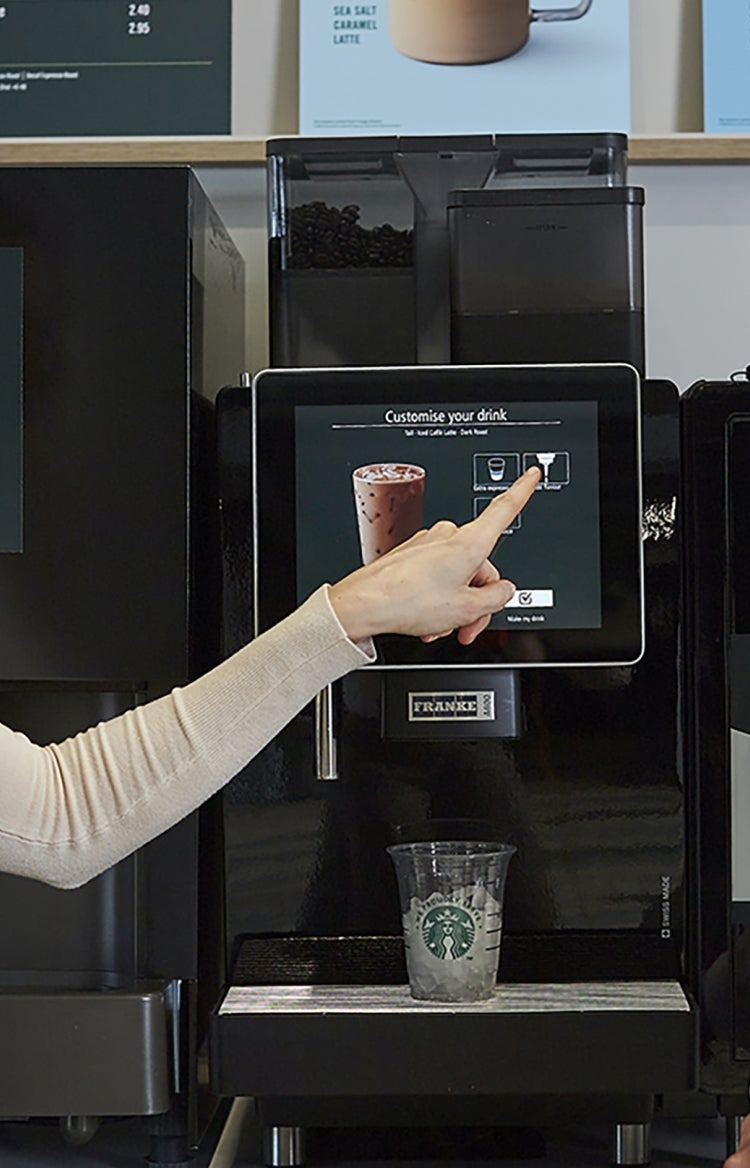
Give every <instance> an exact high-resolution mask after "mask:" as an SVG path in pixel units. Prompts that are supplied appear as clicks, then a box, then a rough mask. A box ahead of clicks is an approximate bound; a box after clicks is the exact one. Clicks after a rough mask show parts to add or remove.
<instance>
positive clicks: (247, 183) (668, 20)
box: [200, 0, 750, 389]
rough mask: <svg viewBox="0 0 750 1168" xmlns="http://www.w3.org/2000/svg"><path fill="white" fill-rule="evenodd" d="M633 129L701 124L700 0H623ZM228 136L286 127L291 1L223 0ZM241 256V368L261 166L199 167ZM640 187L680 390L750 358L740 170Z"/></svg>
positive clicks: (667, 357)
mask: <svg viewBox="0 0 750 1168" xmlns="http://www.w3.org/2000/svg"><path fill="white" fill-rule="evenodd" d="M597 2H598V3H607V0H597ZM631 31H632V59H633V69H632V73H633V115H632V116H633V122H632V125H633V132H634V133H649V134H656V135H660V134H667V133H670V132H673V131H678V130H679V131H684V130H700V128H701V100H702V99H701V69H700V51H701V45H700V0H631ZM234 39H235V63H234V70H235V82H234V92H235V119H234V120H235V133H236V134H239V135H241V136H260V137H266V136H273V135H277V136H282V135H285V134H292V133H295V132H296V127H297V121H296V118H297V115H296V103H297V3H296V0H235V38H234ZM200 174H201V178H202V180H203V182H204V184H205V185H206V187H207V188H208V190H209V192H210V193H211V194H212V196H213V198H214V201H215V202H216V205H217V208H218V210H219V212H220V214H221V215H222V217H223V218H224V220H225V222H226V224H227V227H228V228H229V229H230V231H231V232H232V234H233V236H234V238H235V240H236V242H237V245H238V247H239V248H240V250H241V251H242V253H243V255H244V256H245V261H246V265H247V282H248V355H247V363H248V368H249V369H250V370H251V371H255V370H257V369H259V368H262V367H263V366H264V365H265V364H266V362H267V359H268V347H267V335H266V311H267V298H266V269H265V265H266V210H265V177H264V170H263V167H262V166H255V167H247V168H237V169H235V168H219V167H217V168H210V169H206V170H202V171H201V172H200ZM629 177H630V181H631V182H632V183H633V184H634V185H638V186H643V187H644V188H645V190H646V211H645V222H646V337H647V353H648V357H647V367H648V372H649V374H650V375H651V376H652V377H667V378H670V379H671V380H673V381H675V382H676V383H677V385H678V386H679V387H680V388H681V389H685V388H687V386H688V385H690V384H691V383H692V382H693V381H695V380H697V379H698V378H700V377H708V378H721V377H726V376H727V375H728V374H729V373H731V372H732V371H733V370H734V369H739V368H744V367H745V366H746V365H747V364H748V363H750V329H749V328H748V318H749V317H750V166H748V165H746V164H729V165H706V166H686V165H682V164H680V165H663V164H650V165H640V166H633V167H631V170H630V176H629Z"/></svg>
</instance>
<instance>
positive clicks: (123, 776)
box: [0, 585, 374, 888]
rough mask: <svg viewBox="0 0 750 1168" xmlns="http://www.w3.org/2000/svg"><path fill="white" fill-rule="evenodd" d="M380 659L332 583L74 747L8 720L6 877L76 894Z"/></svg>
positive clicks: (3, 751)
mask: <svg viewBox="0 0 750 1168" xmlns="http://www.w3.org/2000/svg"><path fill="white" fill-rule="evenodd" d="M373 658H374V651H373V648H372V645H371V644H370V643H369V642H368V643H367V644H365V645H362V646H358V645H355V644H353V643H352V642H351V641H349V640H348V638H347V636H346V634H345V632H344V630H343V628H342V627H341V625H340V624H339V622H338V620H337V618H336V615H335V613H334V611H333V609H332V607H331V604H330V602H329V599H328V587H327V585H326V586H324V587H323V588H321V589H319V590H318V591H317V592H315V593H314V594H313V595H312V596H311V597H310V599H309V600H308V601H306V602H305V604H303V605H302V606H301V607H300V608H299V609H298V610H297V611H296V612H295V613H294V614H293V615H292V616H290V617H289V618H288V619H287V620H285V621H282V622H281V623H280V624H279V625H277V626H276V627H275V628H273V629H271V630H270V631H269V632H267V633H264V634H263V635H262V636H260V637H258V638H257V639H256V640H255V641H252V642H251V643H250V644H249V645H247V646H245V648H243V649H241V650H240V651H239V652H238V653H235V654H234V656H233V657H230V658H229V659H228V660H227V661H225V662H223V663H222V664H221V665H219V666H217V668H216V669H214V670H212V671H211V672H210V673H207V674H205V676H203V677H201V678H199V679H198V680H197V681H194V682H191V683H190V684H189V685H187V686H184V687H183V688H181V689H175V690H173V691H172V692H171V693H170V694H168V695H166V696H165V697H163V698H159V699H157V700H156V701H153V702H149V703H148V704H146V705H144V706H140V707H137V708H135V709H133V710H128V711H127V712H126V713H125V714H123V715H121V716H120V717H117V718H113V719H112V720H111V721H109V722H103V723H100V724H99V725H98V726H96V727H94V728H92V729H90V730H87V731H85V732H83V733H81V734H78V735H76V737H74V738H70V739H67V740H66V741H65V742H62V743H59V744H55V745H51V746H38V745H35V744H34V743H32V742H30V741H29V740H28V739H27V738H26V737H25V736H24V735H22V734H18V733H14V732H13V731H12V730H11V729H9V728H8V727H5V726H2V725H0V783H1V784H2V786H1V794H0V870H3V871H6V872H13V873H16V874H18V875H22V876H29V877H32V878H34V879H37V880H42V881H44V882H45V883H48V884H54V885H57V886H58V887H60V888H75V887H77V886H78V885H80V884H84V883H85V882H86V881H87V880H90V879H91V878H92V877H94V876H97V875H98V874H99V873H100V872H102V871H104V869H105V868H108V867H110V865H112V864H114V863H115V862H116V861H118V860H121V859H122V858H123V857H124V856H126V855H128V854H129V853H130V852H132V851H134V850H135V849H136V848H138V847H140V846H141V845H142V844H144V843H146V842H147V841H148V840H150V839H153V838H154V836H157V835H159V834H160V833H161V832H163V831H165V830H166V829H167V828H168V827H171V826H172V825H173V824H174V823H177V821H178V820H180V819H182V818H183V817H184V816H186V815H188V814H190V812H191V811H194V810H195V808H197V807H198V806H199V805H200V804H201V803H203V802H204V801H205V800H206V799H207V798H208V797H209V796H210V795H212V794H214V792H216V791H218V790H219V788H220V787H222V786H223V785H224V784H225V783H226V782H228V781H229V779H231V778H232V776H233V775H235V774H236V773H237V771H239V770H240V769H241V768H242V767H243V766H245V764H246V763H247V762H248V761H249V760H250V759H251V758H252V757H253V755H255V754H257V752H258V751H259V750H261V749H262V748H263V747H264V746H265V745H266V743H268V742H269V741H270V740H271V739H272V738H273V737H274V735H275V734H277V733H278V731H279V730H280V729H281V728H282V726H284V725H285V724H286V723H287V722H288V721H289V720H290V718H292V717H293V716H294V715H295V714H296V713H298V712H299V711H300V710H301V709H302V708H303V707H304V706H305V705H306V704H307V703H308V702H309V701H310V700H311V699H312V698H313V697H314V696H315V694H316V693H317V692H318V691H319V690H321V689H322V688H323V687H324V686H326V685H328V684H329V683H330V682H332V681H335V680H336V679H337V678H339V677H342V676H343V675H344V674H345V673H348V672H349V671H350V670H352V669H354V668H356V667H357V666H359V665H364V664H366V663H367V662H368V661H372V660H373Z"/></svg>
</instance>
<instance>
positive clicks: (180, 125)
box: [0, 0, 232, 138]
mask: <svg viewBox="0 0 750 1168" xmlns="http://www.w3.org/2000/svg"><path fill="white" fill-rule="evenodd" d="M231 10H232V2H231V0H4V2H3V0H0V136H2V137H6V138H7V137H54V136H70V137H79V136H87V135H98V136H102V137H112V136H119V135H123V136H127V135H140V134H148V135H171V134H190V135H194V134H228V133H230V132H231V29H232V16H231Z"/></svg>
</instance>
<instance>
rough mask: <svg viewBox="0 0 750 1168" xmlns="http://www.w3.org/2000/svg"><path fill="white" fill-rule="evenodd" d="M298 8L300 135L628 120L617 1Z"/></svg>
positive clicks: (622, 123)
mask: <svg viewBox="0 0 750 1168" xmlns="http://www.w3.org/2000/svg"><path fill="white" fill-rule="evenodd" d="M717 2H719V0H717ZM721 2H723V0H721ZM299 17H300V25H299V29H300V31H299V54H300V86H299V101H300V106H299V109H300V133H301V134H321V135H329V136H330V135H332V134H342V135H347V136H351V135H353V134H360V135H372V134H477V133H490V134H494V133H498V134H499V133H503V134H527V133H528V134H536V133H548V134H556V133H627V132H628V130H629V127H630V15H629V4H628V0H578V2H577V3H576V2H575V0H535V2H534V4H533V5H532V6H531V7H530V6H529V3H528V0H503V2H502V3H500V0H497V3H489V2H488V0H440V2H438V0H374V2H372V3H369V4H355V3H334V2H333V0H300V5H299Z"/></svg>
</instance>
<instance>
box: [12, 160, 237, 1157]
mask: <svg viewBox="0 0 750 1168" xmlns="http://www.w3.org/2000/svg"><path fill="white" fill-rule="evenodd" d="M0 297H2V304H3V312H2V314H1V315H2V321H3V323H2V330H3V344H2V346H1V347H0V349H1V352H0V362H1V363H2V370H1V372H0V417H1V418H2V427H0V429H1V430H2V438H1V439H0V443H1V444H2V451H1V452H0V453H1V454H2V458H0V463H1V464H2V469H0V482H1V484H2V489H1V491H0V493H1V494H2V508H1V509H0V614H1V615H0V660H1V661H2V666H1V669H2V676H1V679H0V720H2V722H3V723H4V724H6V725H8V726H10V727H12V728H14V729H16V730H19V731H22V732H24V733H26V734H27V735H28V736H29V737H30V738H31V739H32V740H33V741H36V742H38V743H40V744H44V743H48V742H53V741H59V740H62V739H63V738H66V737H68V736H71V735H73V734H75V733H77V732H78V731H80V730H84V729H86V728H87V727H88V726H91V725H93V724H95V723H96V722H98V721H101V720H103V719H106V718H109V717H112V716H113V715H117V714H119V713H120V712H122V711H125V710H128V709H132V708H133V707H135V706H137V705H140V704H141V703H143V702H146V701H148V700H150V699H151V698H152V697H157V696H159V695H161V694H163V693H165V692H168V690H169V689H170V688H171V687H172V686H174V685H180V684H183V683H185V682H186V681H188V680H189V679H190V678H191V677H194V676H195V675H196V674H197V673H199V672H201V671H202V670H204V669H205V668H207V667H208V666H209V665H211V664H212V663H214V662H215V661H216V660H217V659H218V655H219V620H218V617H219V609H218V603H217V598H218V581H219V578H220V565H219V555H218V528H217V521H216V508H215V498H216V483H215V437H214V429H215V421H214V404H213V399H214V397H215V395H216V391H217V390H218V388H219V387H220V386H221V385H222V384H223V383H225V382H227V381H231V380H235V379H236V374H237V370H238V369H239V368H242V366H243V364H244V306H243V297H244V280H243V266H242V260H241V258H240V256H239V253H238V252H237V251H236V249H235V247H234V245H233V243H232V241H231V239H230V238H229V236H228V234H227V232H226V230H225V228H224V226H223V224H222V222H221V220H220V219H219V217H218V215H217V214H216V212H215V210H214V208H213V207H212V205H211V203H210V201H209V200H208V198H207V196H206V194H205V192H204V191H203V189H202V187H201V185H200V183H199V182H198V181H197V179H196V177H195V175H194V174H193V173H192V172H191V171H190V170H189V169H187V168H185V167H169V168H160V167H147V168H129V167H117V166H113V167H60V168H58V167H12V168H5V169H3V170H2V171H0ZM220 872H221V838H220V817H219V806H218V803H217V802H216V801H214V802H213V803H212V804H210V805H208V806H207V807H206V808H204V809H203V810H202V811H201V812H199V813H196V814H194V815H191V816H189V817H188V818H187V819H185V820H184V821H183V822H182V823H180V824H178V825H177V826H176V827H175V828H173V829H172V830H171V831H168V832H166V833H165V834H164V835H163V836H161V837H160V838H159V839H156V840H154V841H153V842H152V843H150V844H149V845H147V846H146V847H144V848H142V849H140V850H139V851H138V852H137V853H135V854H134V855H131V856H129V857H127V858H126V859H124V860H123V861H122V862H120V863H118V864H117V865H115V866H114V867H113V868H112V869H110V870H108V871H107V872H104V873H103V874H102V875H101V876H99V877H98V878H96V879H94V880H92V881H90V882H89V883H88V884H86V885H84V886H83V887H81V888H78V889H75V890H72V891H62V890H60V889H56V888H51V887H48V886H45V885H42V884H40V883H38V882H35V881H33V880H30V879H24V878H21V877H18V876H9V875H3V876H1V877H0V914H1V915H2V922H3V928H2V941H0V1013H1V1014H2V1028H3V1036H4V1037H3V1041H4V1055H5V1057H4V1059H3V1065H2V1071H1V1072H0V1100H2V1102H1V1103H0V1110H1V1111H2V1115H3V1117H4V1118H5V1119H13V1118H20V1119H24V1120H28V1121H29V1122H32V1123H33V1122H35V1121H37V1119H38V1118H39V1119H40V1122H46V1123H49V1121H50V1118H57V1119H58V1120H59V1122H60V1124H61V1127H62V1132H63V1134H64V1135H65V1136H66V1137H67V1138H69V1139H70V1140H72V1141H73V1142H76V1143H80V1142H83V1141H84V1140H85V1139H86V1138H88V1137H89V1136H91V1135H92V1134H93V1132H94V1131H95V1130H96V1127H97V1125H98V1123H99V1122H100V1120H101V1119H102V1118H106V1117H113V1116H120V1117H122V1116H128V1117H143V1127H144V1131H143V1141H144V1154H145V1152H146V1150H147V1148H148V1149H149V1150H150V1155H151V1160H152V1162H153V1163H162V1162H169V1163H178V1162H181V1161H183V1160H187V1159H188V1158H189V1151H190V1147H191V1145H192V1144H193V1143H195V1142H196V1141H197V1138H198V1134H199V1132H200V1131H201V1130H203V1125H204V1124H205V1122H206V1121H207V1115H208V1114H210V1109H211V1107H212V1106H214V1104H215V1100H214V1101H213V1103H211V1102H210V1100H209V1097H208V1093H207V1092H206V1090H205V1089H199V1083H200V1081H201V1079H202V1078H204V1077H205V1076H202V1074H201V1071H200V1057H199V1047H200V1043H201V1041H202V1036H203V1032H204V1030H205V1026H206V1020H207V1013H208V1005H209V1003H210V1001H211V1000H212V998H213V996H214V995H215V993H217V992H218V987H219V986H220V985H221V983H222V980H223V961H224V951H223V942H222V938H221V934H220V924H221V890H220V887H219V878H220Z"/></svg>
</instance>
